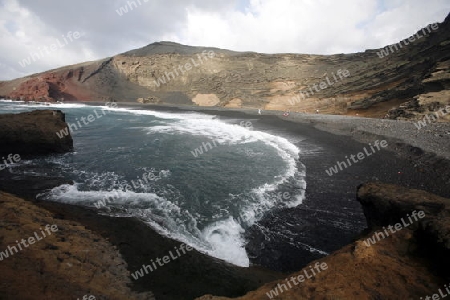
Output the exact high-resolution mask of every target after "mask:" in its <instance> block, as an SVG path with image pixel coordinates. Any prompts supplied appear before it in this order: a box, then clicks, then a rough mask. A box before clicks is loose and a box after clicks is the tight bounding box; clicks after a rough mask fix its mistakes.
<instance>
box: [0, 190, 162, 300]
mask: <svg viewBox="0 0 450 300" xmlns="http://www.w3.org/2000/svg"><path fill="white" fill-rule="evenodd" d="M0 220H1V221H0V222H1V226H0V251H2V252H1V253H0V255H1V257H0V266H1V272H0V282H1V284H0V298H1V299H77V298H79V299H82V297H83V296H84V295H93V296H95V297H96V299H154V298H153V296H152V294H151V293H149V292H147V293H143V294H136V293H133V292H131V291H130V289H129V287H128V286H127V284H129V283H130V282H131V281H130V279H129V273H128V271H127V264H126V263H125V261H124V260H123V259H122V258H121V255H120V253H119V251H118V250H117V249H115V248H114V247H113V246H111V244H110V243H108V242H107V241H106V240H105V239H103V238H102V237H101V236H99V235H97V234H95V233H93V232H91V231H89V230H87V229H86V228H85V227H84V226H82V225H81V224H80V223H77V222H74V221H67V220H60V219H55V218H53V216H52V214H51V213H50V212H48V211H46V210H44V209H42V208H38V207H37V206H35V205H33V204H32V203H30V202H27V201H25V200H22V199H20V198H17V197H14V196H12V195H10V194H6V193H2V192H0ZM47 224H48V225H50V226H52V225H56V227H53V229H54V228H57V231H55V232H54V231H52V230H51V228H52V227H50V226H49V227H47V228H50V230H49V231H50V234H49V233H48V232H47V231H46V225H47ZM42 231H43V232H44V233H42ZM44 234H45V237H44ZM30 237H34V243H33V241H32V240H31V241H29V238H30ZM22 239H24V240H25V241H26V242H25V244H26V245H27V247H25V245H24V244H21V248H22V250H20V248H19V247H18V245H17V244H18V243H17V242H16V241H19V242H21V240H22ZM39 239H40V240H39ZM9 247H10V248H9ZM13 247H15V248H16V249H17V252H16V250H14V248H13ZM5 254H6V255H5Z"/></svg>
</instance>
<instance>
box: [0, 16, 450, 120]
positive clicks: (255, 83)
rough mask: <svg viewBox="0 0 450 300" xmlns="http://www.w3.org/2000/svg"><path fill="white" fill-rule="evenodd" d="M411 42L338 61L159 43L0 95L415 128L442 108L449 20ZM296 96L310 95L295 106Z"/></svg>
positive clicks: (22, 83) (0, 90) (10, 85)
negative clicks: (359, 118) (236, 110)
mask: <svg viewBox="0 0 450 300" xmlns="http://www.w3.org/2000/svg"><path fill="white" fill-rule="evenodd" d="M419 36H420V37H419ZM411 39H412V40H413V41H411V40H410V39H408V42H403V43H397V44H394V45H389V46H387V47H385V48H383V49H377V50H366V51H365V52H362V53H355V54H336V55H306V54H272V55H268V54H260V53H253V52H233V51H229V50H223V49H216V48H204V47H189V46H183V45H179V44H176V43H171V42H159V43H154V44H151V45H148V46H146V47H143V48H141V49H137V50H133V51H129V52H126V53H123V54H120V55H117V56H114V57H110V58H107V59H103V60H99V61H96V62H90V63H84V64H78V65H73V66H68V67H64V68H60V69H56V70H52V71H49V72H46V73H41V74H35V75H31V76H28V77H25V78H21V79H16V80H12V81H8V82H0V95H2V96H3V97H7V98H12V99H23V100H46V101H56V100H61V99H63V98H64V100H80V101H106V99H107V100H108V101H112V100H114V101H118V102H121V101H132V102H135V101H136V100H137V99H140V102H143V103H145V102H146V101H144V100H142V99H160V100H159V101H156V102H155V101H148V102H149V103H158V104H171V105H174V104H175V105H180V104H184V105H200V106H220V107H242V108H262V109H266V110H290V111H298V112H316V111H317V110H318V111H319V112H320V113H323V114H356V113H358V114H359V115H363V116H370V117H386V118H391V119H404V118H415V119H418V118H420V117H421V116H423V115H424V114H425V113H426V112H428V111H432V110H433V109H435V108H436V107H442V106H445V105H446V104H448V103H449V101H450V100H449V99H448V90H449V85H450V83H449V82H450V81H449V78H450V77H449V76H450V75H449V74H450V73H449V69H448V66H449V64H450V56H449V53H450V16H448V17H447V18H446V20H445V21H444V22H443V23H440V24H434V25H433V26H430V25H429V26H428V27H427V28H425V29H423V30H420V31H419V32H418V33H417V34H416V35H414V36H413V37H411ZM406 43H408V44H406ZM347 71H348V74H349V76H346V77H342V76H341V75H342V72H347ZM300 91H302V92H303V93H304V94H305V93H308V94H307V95H306V94H305V95H306V97H304V98H302V97H300V96H299V92H300ZM430 98H431V99H430ZM424 99H425V100H424ZM430 101H431V102H433V103H435V104H433V105H431V106H430V105H429V104H430V103H429V102H430ZM410 102H412V105H411V104H408V103H410ZM404 103H406V104H404ZM436 103H437V104H436ZM442 120H446V119H445V118H443V119H442Z"/></svg>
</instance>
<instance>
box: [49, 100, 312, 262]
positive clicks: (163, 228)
mask: <svg viewBox="0 0 450 300" xmlns="http://www.w3.org/2000/svg"><path fill="white" fill-rule="evenodd" d="M75 107H79V106H75ZM101 108H102V109H104V110H111V111H115V112H119V113H130V114H136V115H150V116H154V117H156V118H158V119H159V120H158V123H160V124H161V125H157V126H153V127H148V128H142V127H139V128H134V130H145V131H147V132H148V133H149V134H151V133H163V134H174V135H175V134H176V135H179V134H184V135H193V136H202V137H205V138H206V139H214V140H216V141H217V142H218V143H219V144H229V145H235V144H246V143H252V142H262V143H264V144H266V145H268V146H270V147H272V148H273V149H274V150H275V151H276V153H277V154H278V155H279V156H280V157H281V158H282V159H283V161H284V162H285V163H286V166H287V168H286V170H285V171H284V173H283V174H280V175H278V176H275V177H274V179H273V181H272V182H268V183H266V184H263V185H261V186H259V187H257V188H254V189H253V190H251V191H250V192H249V193H247V196H246V199H245V200H244V199H243V198H241V195H231V196H230V197H235V198H236V199H237V200H240V201H243V203H242V206H241V207H242V209H241V210H240V220H237V219H235V218H233V217H232V216H231V214H229V216H228V218H225V219H222V220H218V221H215V222H211V223H210V224H208V225H206V227H204V228H199V226H198V224H197V220H198V218H199V216H198V215H197V213H196V212H190V211H187V210H184V209H182V208H181V207H180V206H179V205H177V204H176V203H172V202H171V201H169V200H168V199H165V198H163V197H160V196H158V195H156V194H154V193H147V192H145V191H144V192H141V193H138V192H136V191H124V190H123V189H120V188H114V189H113V190H108V184H105V180H106V178H110V179H112V180H115V181H117V179H118V178H116V177H115V176H114V174H104V176H103V175H102V174H100V175H96V176H93V175H92V174H86V176H83V178H84V177H88V178H92V179H90V180H88V181H89V182H86V183H87V184H88V186H97V185H96V183H98V184H99V186H97V188H100V189H104V190H101V191H92V190H89V191H81V190H79V186H78V185H76V184H75V185H63V186H60V187H57V188H55V189H53V190H52V191H51V192H50V193H49V194H48V197H49V198H50V199H52V200H54V201H61V202H66V203H72V204H83V205H86V204H88V205H94V204H95V203H96V202H98V201H101V200H102V199H105V198H108V199H116V198H117V200H113V202H112V203H111V204H110V205H111V206H112V207H117V208H124V209H123V211H122V214H123V215H124V216H125V215H126V216H135V217H138V218H141V219H142V220H143V221H145V222H146V223H148V224H149V225H150V226H152V227H153V228H154V229H156V230H157V231H158V232H160V233H161V234H164V235H166V236H169V237H172V238H174V239H177V240H179V241H181V242H185V243H187V244H189V245H190V246H192V247H194V248H196V249H197V250H199V251H201V252H204V253H207V254H209V255H211V256H214V257H217V258H220V259H224V260H226V261H228V262H230V263H233V264H235V265H238V266H244V267H246V266H248V265H249V258H248V256H247V254H246V251H245V241H244V239H243V237H242V234H243V233H244V227H245V228H246V227H248V226H250V225H252V224H253V223H254V222H256V221H258V220H259V219H260V218H261V217H262V216H263V215H264V214H265V213H266V212H267V211H269V210H271V209H273V208H275V207H294V206H297V205H299V204H301V202H302V200H303V198H304V188H305V185H306V183H305V181H304V176H305V174H304V172H303V171H299V170H298V169H297V167H298V165H301V163H299V162H298V158H299V151H300V150H299V149H298V148H297V147H296V146H295V145H294V144H293V143H291V142H290V141H289V140H287V139H286V138H284V137H280V136H276V135H273V134H270V133H266V132H261V131H257V130H250V129H249V128H246V127H242V126H239V125H238V124H229V123H225V122H223V121H220V120H218V119H217V118H216V116H211V115H204V114H200V113H192V112H187V113H165V112H155V111H151V110H133V109H125V108H112V107H108V106H102V107H101ZM290 181H294V182H295V183H291V182H290ZM283 184H295V185H296V186H295V187H296V188H297V191H298V193H297V194H296V195H291V198H290V199H279V198H277V197H274V196H273V193H275V192H276V191H277V189H278V188H279V187H280V186H281V185H283ZM249 198H250V199H249ZM116 215H120V214H117V213H116Z"/></svg>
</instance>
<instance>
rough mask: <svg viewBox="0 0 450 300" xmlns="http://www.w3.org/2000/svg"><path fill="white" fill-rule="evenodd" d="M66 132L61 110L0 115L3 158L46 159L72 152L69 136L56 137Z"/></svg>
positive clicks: (1, 152)
mask: <svg viewBox="0 0 450 300" xmlns="http://www.w3.org/2000/svg"><path fill="white" fill-rule="evenodd" d="M65 128H67V124H66V122H65V115H64V113H62V112H61V111H60V110H37V111H32V112H26V113H20V114H4V115H0V141H1V147H0V155H8V154H19V155H23V156H27V155H45V154H51V153H64V152H68V151H71V150H72V149H73V140H72V137H71V135H70V132H67V135H64V136H63V137H62V138H59V137H58V135H57V134H56V133H59V132H60V130H62V129H65Z"/></svg>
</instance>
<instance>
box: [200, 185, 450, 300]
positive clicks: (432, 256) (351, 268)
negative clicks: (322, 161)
mask: <svg viewBox="0 0 450 300" xmlns="http://www.w3.org/2000/svg"><path fill="white" fill-rule="evenodd" d="M357 197H358V201H359V202H360V203H361V205H362V206H363V210H364V214H365V216H366V219H367V223H368V229H367V230H366V232H364V233H363V234H362V236H361V237H360V238H359V239H358V240H357V241H356V242H354V243H352V244H350V245H348V246H346V247H344V248H342V249H341V250H339V251H336V252H335V253H333V254H331V255H330V256H327V257H325V258H323V259H320V260H319V261H315V262H312V263H310V264H308V266H307V267H306V268H304V269H303V270H301V271H299V272H296V273H294V274H290V275H286V279H282V280H279V281H275V282H272V283H268V284H265V285H264V286H262V287H261V288H259V289H258V290H256V291H253V292H250V293H248V294H247V295H245V296H242V297H239V298H235V299H240V300H254V299H255V300H256V299H272V298H273V299H280V300H281V299H286V300H287V299H289V300H295V299H413V297H414V299H418V297H423V299H431V297H433V295H437V296H434V297H433V299H435V298H436V297H438V298H436V299H441V298H439V297H441V295H442V294H443V295H448V293H447V291H446V290H445V284H448V282H449V275H450V272H449V268H448V266H449V261H450V255H449V250H450V242H449V237H450V214H449V213H450V199H446V198H442V197H438V196H435V195H432V194H429V193H427V192H424V191H420V190H410V189H406V188H403V187H399V186H395V185H389V184H381V183H368V184H365V185H362V186H360V187H359V188H358V196H357ZM316 263H318V264H316ZM426 296H429V297H430V298H426ZM213 299H214V300H224V299H231V298H225V297H215V296H212V295H206V296H203V297H201V298H198V300H213Z"/></svg>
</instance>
